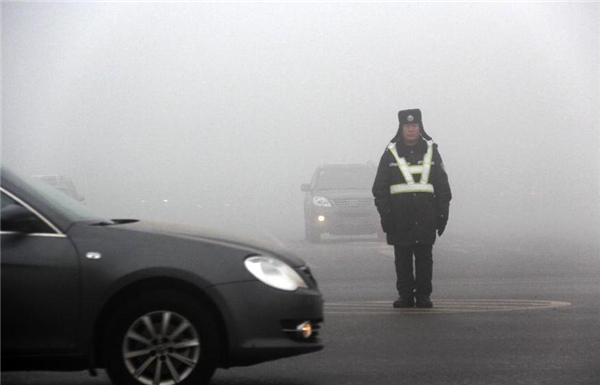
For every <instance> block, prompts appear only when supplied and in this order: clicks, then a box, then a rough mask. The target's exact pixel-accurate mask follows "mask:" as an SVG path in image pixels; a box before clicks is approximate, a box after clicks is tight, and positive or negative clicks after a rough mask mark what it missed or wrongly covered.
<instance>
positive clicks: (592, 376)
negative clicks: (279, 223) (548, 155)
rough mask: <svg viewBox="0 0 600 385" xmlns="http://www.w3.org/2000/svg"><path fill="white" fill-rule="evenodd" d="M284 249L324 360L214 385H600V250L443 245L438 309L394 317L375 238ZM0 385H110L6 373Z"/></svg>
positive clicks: (387, 253) (500, 243) (228, 376)
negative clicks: (307, 276) (310, 304)
mask: <svg viewBox="0 0 600 385" xmlns="http://www.w3.org/2000/svg"><path fill="white" fill-rule="evenodd" d="M287 246H288V247H289V248H290V249H292V250H293V251H294V252H295V253H296V254H298V255H300V256H301V257H303V258H304V259H305V260H306V261H307V262H308V263H309V265H310V266H311V268H312V270H313V273H314V275H315V276H316V278H317V280H318V282H319V284H320V286H321V290H322V291H323V294H324V296H325V300H326V311H325V314H326V320H325V325H324V328H323V330H322V336H323V338H324V340H325V343H326V347H325V349H324V350H323V351H321V352H318V353H313V354H309V355H305V356H299V357H294V358H288V359H282V360H278V361H273V362H269V363H263V364H260V365H255V366H251V367H245V368H232V369H228V370H219V371H217V373H216V375H215V377H214V379H213V381H212V383H213V384H215V385H234V384H238V385H242V384H243V385H304V384H305V385H310V384H327V385H332V384H333V385H336V384H411V385H414V384H427V385H431V384H511V385H514V384H545V385H546V384H556V385H571V384H590V385H592V384H600V279H599V277H600V250H599V247H598V245H582V244H569V243H565V242H559V241H556V240H551V239H537V240H532V239H504V240H490V239H487V240H486V239H481V238H479V237H474V236H473V237H464V238H461V239H457V238H452V237H447V238H442V239H440V240H439V242H438V243H437V244H436V246H435V247H434V293H433V295H432V300H433V302H434V306H435V307H434V308H433V309H426V310H422V309H408V310H407V309H402V310H401V309H393V308H392V301H393V300H394V299H395V298H396V293H395V288H394V287H395V286H394V282H395V271H394V263H393V250H392V248H391V247H390V246H387V245H385V244H383V243H380V242H377V241H376V240H375V239H374V238H370V237H366V236H365V237H360V238H351V237H348V238H327V239H324V240H323V242H322V243H320V244H316V245H311V244H308V243H306V242H304V241H290V242H288V243H287ZM1 382H2V384H3V385H17V384H19V385H21V384H30V385H34V384H40V385H41V384H44V385H69V384H72V385H76V384H77V385H79V384H86V385H87V384H89V385H108V384H109V381H108V379H107V377H106V375H105V373H104V372H100V376H99V377H96V378H92V377H89V376H88V374H87V372H77V373H47V372H33V373H24V372H16V373H2V377H1Z"/></svg>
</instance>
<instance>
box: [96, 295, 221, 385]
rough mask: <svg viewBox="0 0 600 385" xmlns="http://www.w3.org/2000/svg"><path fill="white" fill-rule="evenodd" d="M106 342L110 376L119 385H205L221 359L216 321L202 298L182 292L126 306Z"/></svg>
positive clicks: (109, 329) (149, 297)
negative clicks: (200, 299) (203, 304)
mask: <svg viewBox="0 0 600 385" xmlns="http://www.w3.org/2000/svg"><path fill="white" fill-rule="evenodd" d="M103 342H104V345H103V358H104V362H105V365H106V371H107V373H108V375H109V377H110V379H111V380H112V382H113V383H114V384H116V385H142V384H152V385H154V384H161V385H164V384H172V383H175V384H179V385H191V384H206V383H208V382H209V381H210V378H211V377H212V375H213V374H214V372H215V369H216V364H217V360H218V357H219V335H218V327H217V323H216V322H215V318H214V316H213V315H212V314H211V313H210V312H209V311H208V310H207V307H206V306H202V305H201V304H200V301H199V300H198V299H197V298H194V297H192V296H190V295H188V294H185V293H181V292H177V291H155V292H149V293H144V294H143V296H142V297H140V298H135V299H134V300H130V301H126V302H125V303H124V304H123V306H121V310H119V311H117V313H116V314H115V315H114V316H113V318H112V319H111V321H110V322H109V324H108V327H107V329H106V333H105V335H104V340H103Z"/></svg>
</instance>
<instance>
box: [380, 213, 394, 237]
mask: <svg viewBox="0 0 600 385" xmlns="http://www.w3.org/2000/svg"><path fill="white" fill-rule="evenodd" d="M392 226H393V223H392V218H391V217H389V216H385V217H381V228H382V229H383V232H384V233H386V234H387V233H389V232H390V231H391V230H392Z"/></svg>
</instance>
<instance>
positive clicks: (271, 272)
mask: <svg viewBox="0 0 600 385" xmlns="http://www.w3.org/2000/svg"><path fill="white" fill-rule="evenodd" d="M244 265H245V266H246V269H248V271H249V272H250V273H252V275H253V276H255V277H256V278H258V279H259V280H260V281H261V282H263V283H265V284H267V285H269V286H272V287H274V288H276V289H280V290H285V291H294V290H296V289H298V288H300V287H303V288H307V287H308V286H307V285H306V282H304V280H303V279H302V277H300V275H298V273H296V272H295V271H294V269H292V268H291V267H290V266H288V265H287V264H286V263H284V262H282V261H280V260H279V259H276V258H273V257H266V256H263V255H257V256H254V257H250V258H247V259H246V260H245V261H244Z"/></svg>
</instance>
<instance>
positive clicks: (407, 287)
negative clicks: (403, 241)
mask: <svg viewBox="0 0 600 385" xmlns="http://www.w3.org/2000/svg"><path fill="white" fill-rule="evenodd" d="M432 249H433V245H413V246H405V245H394V254H395V256H396V277H397V281H396V288H397V289H398V294H399V295H400V296H401V297H412V296H413V295H416V296H419V295H423V296H428V297H429V296H430V295H431V291H432V290H433V287H432V285H431V279H432V278H433V255H432ZM413 256H414V259H415V269H414V274H413ZM413 293H414V294H413Z"/></svg>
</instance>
